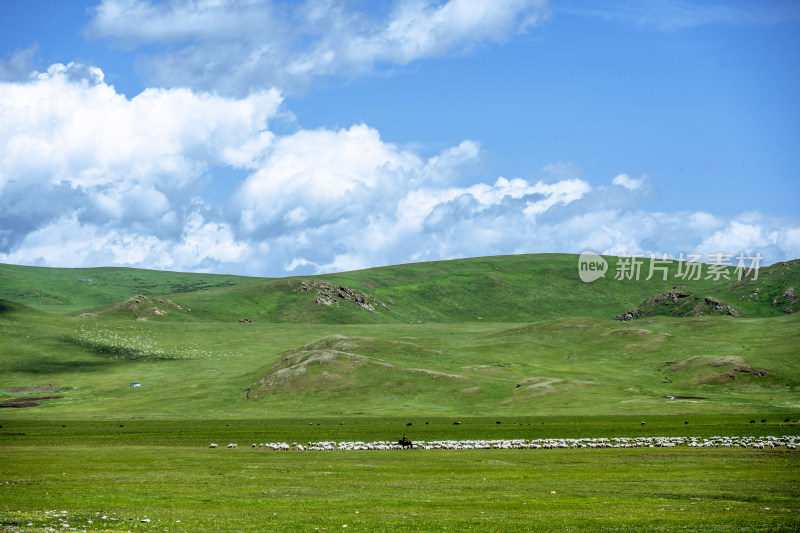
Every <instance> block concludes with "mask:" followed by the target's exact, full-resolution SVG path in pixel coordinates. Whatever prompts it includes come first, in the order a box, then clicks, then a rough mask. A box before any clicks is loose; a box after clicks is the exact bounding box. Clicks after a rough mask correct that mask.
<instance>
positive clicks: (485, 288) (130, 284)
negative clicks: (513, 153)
mask: <svg viewBox="0 0 800 533" xmlns="http://www.w3.org/2000/svg"><path fill="white" fill-rule="evenodd" d="M606 259H607V260H608V262H609V270H608V272H607V273H606V276H605V277H604V278H601V279H598V280H596V281H593V282H591V283H583V282H581V281H580V278H579V271H578V260H577V257H576V256H574V255H567V254H539V255H518V256H503V257H488V258H474V259H462V260H453V261H437V262H430V263H416V264H409V265H399V266H392V267H383V268H374V269H369V270H362V271H355V272H347V273H342V274H331V275H322V276H311V277H290V278H282V279H258V278H243V277H236V276H215V275H208V274H178V273H171V272H155V271H141V270H133V269H88V270H85V271H73V270H70V269H41V268H33V267H13V268H12V267H9V266H2V267H0V275H1V276H0V280H2V281H0V297H3V298H6V299H8V300H12V301H15V302H18V303H21V304H25V305H29V306H31V307H35V308H37V309H40V310H43V311H49V312H53V313H59V314H66V313H70V314H76V315H77V314H81V313H91V314H93V315H96V316H98V317H108V318H115V319H124V318H128V319H137V318H147V319H150V320H160V321H206V322H230V321H238V320H240V319H245V318H246V319H248V320H250V321H253V322H272V323H328V324H352V323H368V324H369V323H372V324H391V323H407V324H408V323H411V324H413V323H428V322H448V323H458V322H475V321H488V322H530V321H537V320H547V319H556V318H564V317H570V316H576V317H578V316H579V317H586V316H588V317H595V318H613V317H615V316H618V315H621V314H624V313H625V312H626V311H629V310H631V309H632V308H634V307H638V310H639V313H638V314H637V318H641V317H648V316H658V315H665V316H683V315H689V316H693V315H694V316H699V315H701V314H706V315H707V314H709V313H711V314H731V315H733V316H744V317H768V316H779V315H781V314H784V313H787V312H794V311H797V310H798V308H800V299H798V298H797V297H796V296H795V290H796V288H798V287H800V261H792V262H787V263H777V264H775V265H772V266H770V267H766V268H762V269H761V270H760V272H759V273H758V278H757V279H755V280H753V279H752V276H750V277H749V278H745V279H744V280H742V281H737V280H736V276H735V273H734V271H733V269H732V268H729V269H727V270H725V275H726V276H727V277H728V278H730V279H725V278H724V277H720V279H713V278H712V279H707V278H708V275H707V273H703V275H702V276H701V277H700V279H682V278H681V277H679V275H678V268H679V265H678V263H676V262H671V263H670V264H669V265H668V270H667V271H666V272H664V273H661V272H655V273H654V275H653V276H652V278H651V279H650V280H647V279H646V278H647V277H648V274H649V269H650V261H649V260H645V261H643V264H642V266H641V275H640V277H639V279H638V280H637V279H615V278H616V273H615V259H616V258H610V257H609V258H606ZM82 276H92V277H90V278H87V277H82ZM664 277H666V279H663V278H664ZM78 279H92V281H91V282H86V281H78ZM670 292H672V293H680V294H687V295H689V296H690V297H691V298H689V299H688V300H687V299H683V298H682V299H681V302H682V303H683V304H685V303H686V302H687V301H692V302H693V304H692V305H691V306H689V307H687V309H684V310H683V312H680V313H676V312H675V311H676V310H675V309H674V307H675V306H672V305H671V302H666V301H661V302H653V301H652V299H654V298H655V297H657V296H658V295H663V294H666V293H670ZM648 300H651V301H649V302H648ZM646 302H647V304H646V305H645V303H646ZM709 302H712V303H709ZM715 307H720V308H725V310H724V311H722V312H720V311H715Z"/></svg>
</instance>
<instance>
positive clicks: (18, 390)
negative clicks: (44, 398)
mask: <svg viewBox="0 0 800 533" xmlns="http://www.w3.org/2000/svg"><path fill="white" fill-rule="evenodd" d="M57 390H58V387H54V386H52V385H35V386H33V387H14V388H13V389H6V391H7V392H9V393H11V394H28V393H31V392H56V391H57Z"/></svg>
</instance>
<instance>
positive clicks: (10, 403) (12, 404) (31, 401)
mask: <svg viewBox="0 0 800 533" xmlns="http://www.w3.org/2000/svg"><path fill="white" fill-rule="evenodd" d="M59 398H61V396H35V397H26V398H12V399H10V400H5V401H2V402H0V409H3V408H12V409H19V408H22V407H36V406H37V405H39V402H41V401H43V400H57V399H59Z"/></svg>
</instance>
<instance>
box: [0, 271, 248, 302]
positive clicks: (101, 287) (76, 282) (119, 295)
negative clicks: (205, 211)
mask: <svg viewBox="0 0 800 533" xmlns="http://www.w3.org/2000/svg"><path fill="white" fill-rule="evenodd" d="M254 279H258V278H247V277H243V276H226V275H218V274H187V273H180V272H165V271H159V270H142V269H135V268H117V267H103V268H47V267H31V266H19V265H7V264H0V298H4V299H6V300H10V301H14V302H17V303H20V304H24V305H28V306H30V307H33V308H36V309H39V310H42V311H48V312H51V313H58V314H63V313H72V312H77V311H80V310H82V309H88V308H91V307H97V306H102V305H110V304H114V303H119V302H121V301H123V300H125V299H127V298H130V297H132V296H135V295H139V294H142V295H159V294H168V293H185V292H191V291H198V290H206V289H209V288H214V287H226V286H231V285H237V284H241V283H249V282H252V281H253V280H254Z"/></svg>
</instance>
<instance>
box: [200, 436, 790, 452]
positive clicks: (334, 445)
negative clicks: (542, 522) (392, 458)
mask: <svg viewBox="0 0 800 533" xmlns="http://www.w3.org/2000/svg"><path fill="white" fill-rule="evenodd" d="M798 445H800V437H799V436H782V437H772V436H767V437H719V436H715V437H708V438H703V437H635V438H634V437H630V438H625V437H620V438H611V439H607V438H595V439H590V438H584V439H533V440H526V439H509V440H506V439H503V440H436V441H414V446H413V447H414V448H417V449H423V450H489V449H499V450H512V449H516V450H541V449H545V450H548V449H570V448H672V447H675V446H688V447H691V448H713V447H722V448H731V447H741V448H754V449H759V450H763V449H775V448H781V447H785V448H787V449H789V450H795V449H797V446H798ZM217 447H218V445H217V444H214V443H212V444H211V445H210V446H209V448H217ZM227 448H237V444H235V443H231V444H228V446H227ZM250 448H252V449H254V450H276V451H290V450H296V451H306V450H310V451H333V450H342V451H351V450H400V449H402V446H401V445H400V443H398V442H393V441H374V442H360V441H356V442H335V441H320V442H309V443H308V444H307V445H303V444H298V443H296V442H294V443H292V444H288V443H286V442H267V443H261V444H255V443H254V444H253V445H252V446H250Z"/></svg>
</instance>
